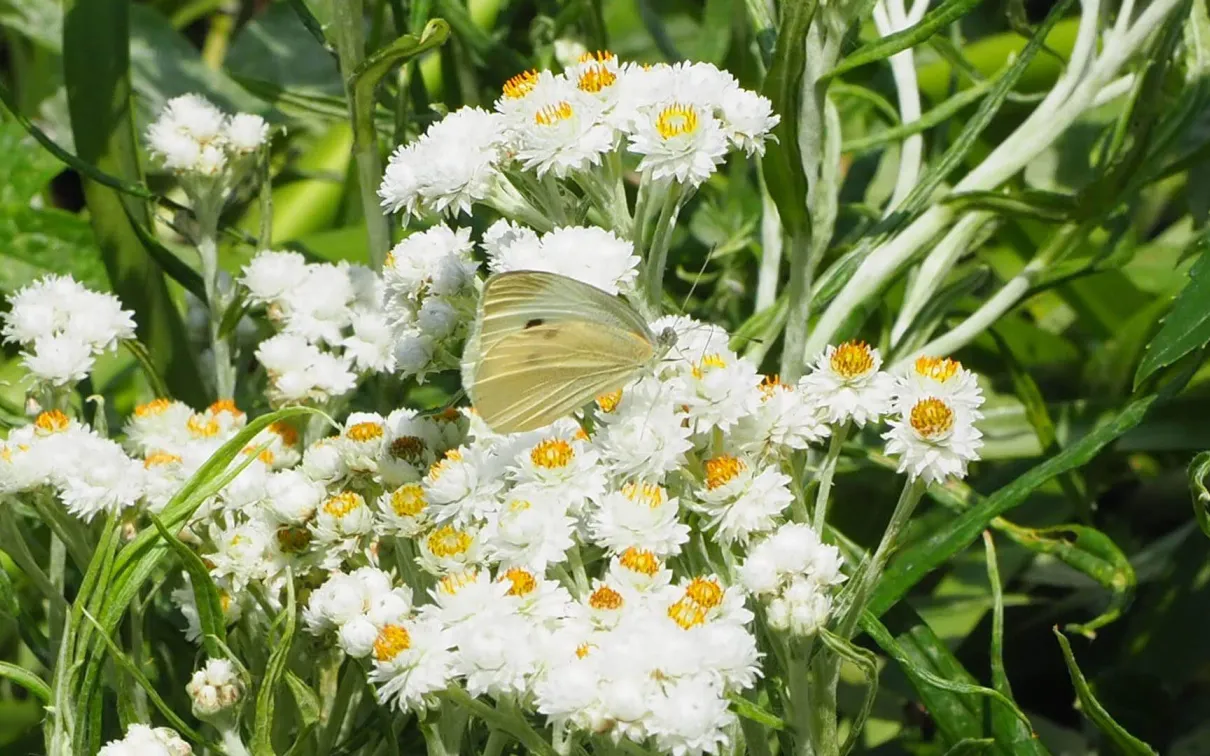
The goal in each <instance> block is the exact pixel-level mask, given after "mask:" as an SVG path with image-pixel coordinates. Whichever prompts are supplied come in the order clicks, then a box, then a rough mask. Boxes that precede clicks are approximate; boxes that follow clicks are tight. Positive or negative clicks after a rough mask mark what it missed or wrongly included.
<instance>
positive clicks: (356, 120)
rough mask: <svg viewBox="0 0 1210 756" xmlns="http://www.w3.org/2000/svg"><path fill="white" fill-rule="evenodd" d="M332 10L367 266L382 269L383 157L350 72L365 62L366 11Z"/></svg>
mask: <svg viewBox="0 0 1210 756" xmlns="http://www.w3.org/2000/svg"><path fill="white" fill-rule="evenodd" d="M331 8H332V43H333V44H334V45H335V47H336V56H337V59H338V60H339V63H340V73H341V75H342V76H343V77H344V81H345V97H346V98H347V99H348V102H349V118H350V120H351V121H352V123H353V159H354V160H355V161H356V163H357V185H358V188H359V189H360V191H361V210H362V214H363V215H364V216H365V222H366V233H367V235H368V236H369V240H370V265H371V267H373V268H374V269H375V270H381V269H382V263H383V261H384V260H385V259H386V254H387V249H388V248H389V247H390V246H391V229H390V226H388V225H387V219H386V216H385V215H383V214H382V207H381V206H380V205H379V204H378V184H379V182H380V181H381V180H382V156H381V155H380V154H379V153H378V139H377V135H376V134H375V133H374V98H373V96H372V94H373V93H372V92H371V93H370V94H371V96H368V97H361V96H359V93H358V92H357V89H356V86H355V85H354V79H353V72H354V71H356V70H357V68H358V66H360V65H361V64H362V62H363V61H364V60H365V56H366V49H365V45H366V43H365V10H364V6H363V3H362V0H337V1H336V2H333V3H332V4H331Z"/></svg>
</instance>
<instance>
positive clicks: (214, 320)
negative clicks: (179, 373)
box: [197, 207, 235, 399]
mask: <svg viewBox="0 0 1210 756" xmlns="http://www.w3.org/2000/svg"><path fill="white" fill-rule="evenodd" d="M198 225H199V234H200V238H199V239H198V243H197V252H198V256H199V257H200V258H201V261H202V281H203V282H204V283H205V285H206V304H207V306H208V307H209V310H210V348H211V350H212V351H213V352H214V389H215V393H216V394H217V395H218V398H219V399H230V398H232V397H233V396H235V366H234V365H233V364H232V362H231V345H230V343H229V342H228V341H227V339H226V338H225V337H224V336H223V335H222V325H223V314H224V313H225V311H226V304H227V299H228V297H227V296H226V295H225V293H224V292H223V291H222V289H221V283H220V279H219V277H220V275H221V270H220V269H219V264H218V243H217V241H216V237H217V234H218V228H217V227H218V217H217V214H216V213H211V212H203V209H202V208H200V207H199V208H198Z"/></svg>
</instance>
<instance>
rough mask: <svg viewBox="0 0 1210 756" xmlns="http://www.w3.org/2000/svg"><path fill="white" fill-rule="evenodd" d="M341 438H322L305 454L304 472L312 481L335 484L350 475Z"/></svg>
mask: <svg viewBox="0 0 1210 756" xmlns="http://www.w3.org/2000/svg"><path fill="white" fill-rule="evenodd" d="M339 441H340V438H339V436H335V437H331V438H321V439H319V440H318V441H316V442H315V443H313V444H311V446H309V447H307V450H306V451H305V452H303V459H302V470H303V472H304V473H306V475H307V477H308V478H310V479H311V480H314V481H318V482H320V483H325V484H335V483H336V482H337V481H339V480H341V479H342V478H344V477H345V476H346V475H348V474H349V469H348V467H346V466H345V457H344V454H343V453H342V451H341V449H340V444H339Z"/></svg>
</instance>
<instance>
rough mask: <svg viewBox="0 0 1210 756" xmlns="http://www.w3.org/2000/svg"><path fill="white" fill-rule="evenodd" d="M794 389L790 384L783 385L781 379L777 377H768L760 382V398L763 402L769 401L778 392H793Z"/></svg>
mask: <svg viewBox="0 0 1210 756" xmlns="http://www.w3.org/2000/svg"><path fill="white" fill-rule="evenodd" d="M793 390H794V387H793V386H792V385H790V384H789V383H782V382H781V377H779V376H776V375H766V376H765V377H764V378H763V379H762V380H761V382H760V397H761V400H762V401H768V400H769V399H772V398H773V396H774V395H775V394H776V393H777V392H778V391H793Z"/></svg>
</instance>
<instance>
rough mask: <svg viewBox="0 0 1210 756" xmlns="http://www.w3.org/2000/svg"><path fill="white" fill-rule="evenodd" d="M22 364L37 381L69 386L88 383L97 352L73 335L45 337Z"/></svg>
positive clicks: (25, 353)
mask: <svg viewBox="0 0 1210 756" xmlns="http://www.w3.org/2000/svg"><path fill="white" fill-rule="evenodd" d="M21 364H22V365H24V366H25V369H26V370H28V371H29V372H30V375H32V376H33V377H34V379H35V380H38V381H42V382H45V383H49V384H51V385H52V386H67V385H70V384H73V383H77V382H79V381H82V380H84V379H85V378H87V377H88V374H89V373H90V372H92V365H93V350H92V348H91V347H89V346H88V344H85V343H84V342H83V341H80V340H78V339H76V338H74V337H72V336H68V335H62V336H42V337H39V338H37V339H35V340H34V343H33V348H32V349H30V350H29V351H26V352H24V353H23V354H22V358H21Z"/></svg>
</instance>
